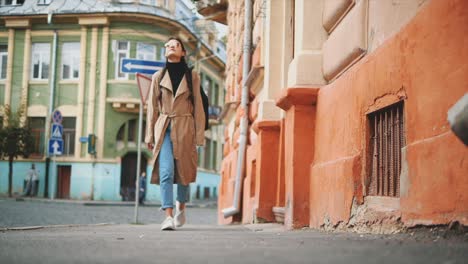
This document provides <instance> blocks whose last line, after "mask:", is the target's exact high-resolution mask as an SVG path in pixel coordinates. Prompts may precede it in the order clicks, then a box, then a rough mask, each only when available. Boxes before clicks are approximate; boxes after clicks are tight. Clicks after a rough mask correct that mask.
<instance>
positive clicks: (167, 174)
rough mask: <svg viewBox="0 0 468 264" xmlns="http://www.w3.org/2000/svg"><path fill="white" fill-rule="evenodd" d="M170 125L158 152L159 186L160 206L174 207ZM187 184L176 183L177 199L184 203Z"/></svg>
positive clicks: (163, 207) (173, 167) (173, 169)
mask: <svg viewBox="0 0 468 264" xmlns="http://www.w3.org/2000/svg"><path fill="white" fill-rule="evenodd" d="M170 135H171V125H170V124H169V126H168V127H167V129H166V134H165V135H164V140H163V144H162V146H161V150H160V152H159V186H160V188H161V203H162V206H161V208H162V209H163V210H164V209H166V208H174V201H173V197H174V194H173V192H174V191H173V184H174V172H175V164H174V153H173V149H172V141H171V136H170ZM188 189H189V185H182V184H177V201H179V203H186V202H187V200H188Z"/></svg>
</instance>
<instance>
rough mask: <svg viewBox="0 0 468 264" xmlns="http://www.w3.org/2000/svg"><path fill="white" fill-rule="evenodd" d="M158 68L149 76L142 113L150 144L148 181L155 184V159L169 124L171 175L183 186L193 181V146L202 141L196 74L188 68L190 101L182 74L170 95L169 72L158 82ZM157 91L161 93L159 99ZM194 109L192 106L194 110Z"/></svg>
mask: <svg viewBox="0 0 468 264" xmlns="http://www.w3.org/2000/svg"><path fill="white" fill-rule="evenodd" d="M160 74H161V71H158V72H156V73H155V74H154V75H153V78H152V82H151V86H150V91H149V96H148V100H147V104H148V106H147V113H146V136H145V142H146V143H152V144H154V148H153V157H152V159H151V162H150V164H152V165H153V173H152V175H151V183H152V184H159V162H158V161H159V159H158V155H159V152H160V150H161V146H162V143H163V139H164V135H165V133H166V129H167V127H168V125H169V124H170V125H171V141H172V145H173V153H174V162H175V166H174V167H175V175H174V181H175V182H176V183H181V184H183V185H188V184H189V183H191V182H195V180H196V175H197V163H198V153H197V149H196V146H197V145H198V146H202V145H204V144H205V113H204V110H203V104H202V99H201V95H200V77H199V76H198V74H197V73H196V72H195V71H192V84H193V96H194V104H195V107H193V104H192V100H191V99H190V97H189V95H190V91H189V87H188V84H187V80H186V78H185V75H184V77H183V78H182V80H181V81H180V84H179V87H178V88H177V94H175V96H174V95H173V90H172V83H171V78H170V77H169V72H167V71H166V74H164V76H163V77H162V79H161V81H160V83H158V80H159V79H160V78H159V75H160ZM159 93H162V98H161V102H159V99H158V98H159V96H158V95H159ZM194 108H195V109H194Z"/></svg>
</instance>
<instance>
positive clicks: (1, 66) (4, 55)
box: [0, 44, 8, 80]
mask: <svg viewBox="0 0 468 264" xmlns="http://www.w3.org/2000/svg"><path fill="white" fill-rule="evenodd" d="M7 62H8V46H7V45H5V44H0V79H1V80H4V79H6V74H7Z"/></svg>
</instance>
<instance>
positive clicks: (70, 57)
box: [60, 42, 81, 81]
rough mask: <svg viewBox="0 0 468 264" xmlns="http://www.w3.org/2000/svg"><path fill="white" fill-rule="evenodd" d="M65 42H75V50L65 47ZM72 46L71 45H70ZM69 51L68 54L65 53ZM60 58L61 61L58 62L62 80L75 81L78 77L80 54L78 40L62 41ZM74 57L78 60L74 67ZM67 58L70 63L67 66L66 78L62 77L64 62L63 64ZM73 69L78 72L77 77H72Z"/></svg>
mask: <svg viewBox="0 0 468 264" xmlns="http://www.w3.org/2000/svg"><path fill="white" fill-rule="evenodd" d="M67 44H75V45H77V50H75V49H73V50H70V49H69V48H65V45H67ZM70 48H72V47H70ZM67 53H69V54H67ZM61 55H62V59H61V63H60V69H61V79H62V80H66V81H77V80H79V79H80V55H81V46H80V42H63V43H62V54H61ZM74 59H77V60H78V64H77V65H76V67H77V68H76V69H75V67H74V61H73V60H74ZM68 60H71V61H70V63H69V65H70V68H69V73H68V74H69V77H68V78H65V77H64V72H65V70H64V68H63V66H64V64H65V61H68ZM74 70H77V72H78V76H77V77H74V76H73V73H74Z"/></svg>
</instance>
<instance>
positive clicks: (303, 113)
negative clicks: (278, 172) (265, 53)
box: [276, 88, 319, 229]
mask: <svg viewBox="0 0 468 264" xmlns="http://www.w3.org/2000/svg"><path fill="white" fill-rule="evenodd" d="M318 92H319V88H289V89H286V90H284V91H283V93H282V94H281V95H280V97H279V98H278V100H277V101H276V105H277V106H278V107H280V108H282V109H283V110H285V111H286V116H285V126H284V137H285V140H284V144H285V146H284V148H285V199H286V203H285V219H284V224H285V226H286V228H288V229H293V228H301V227H304V226H308V225H309V217H310V215H309V214H310V210H309V203H310V201H309V192H310V164H311V163H312V161H313V157H314V139H315V114H316V103H317V97H318Z"/></svg>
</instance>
